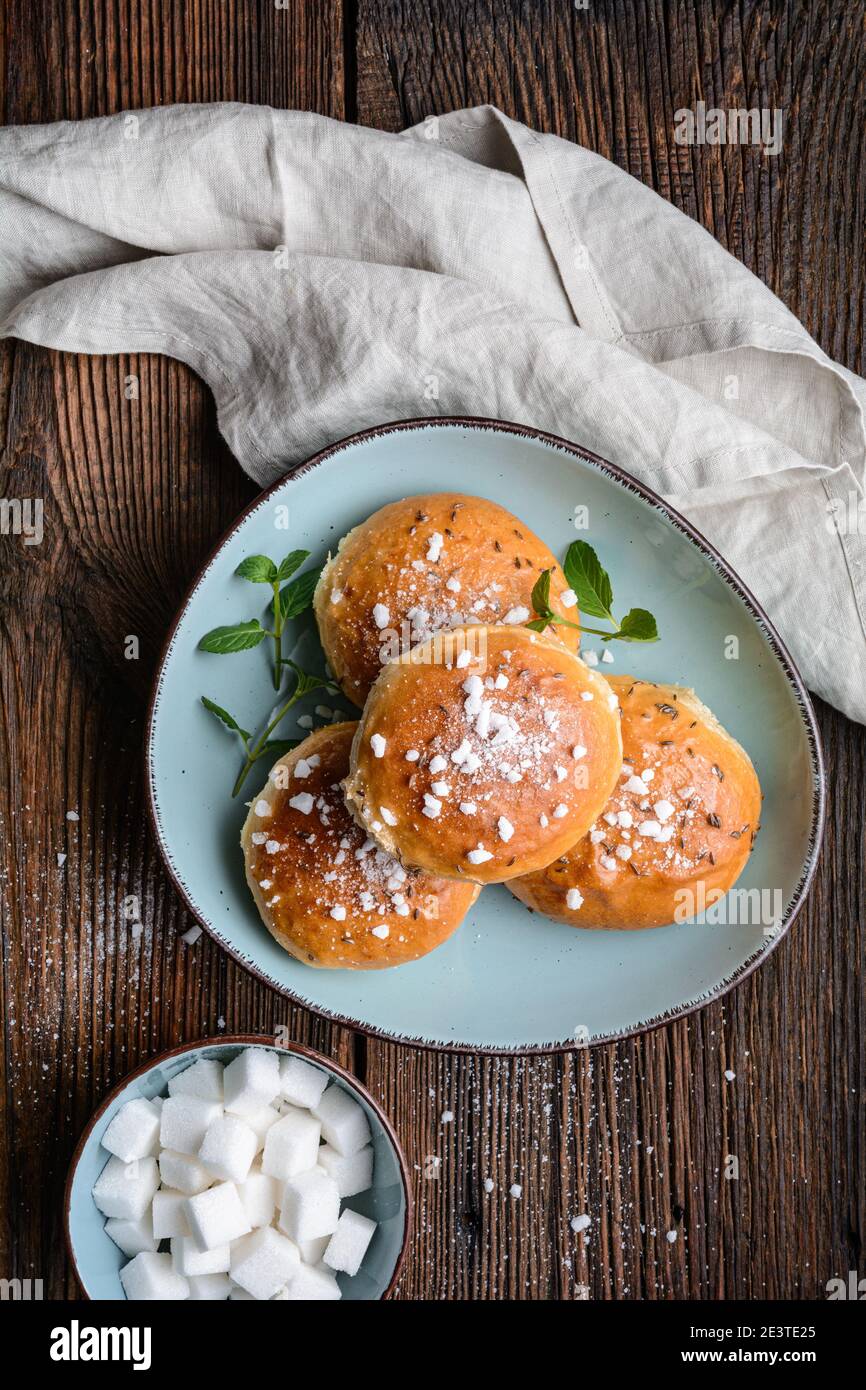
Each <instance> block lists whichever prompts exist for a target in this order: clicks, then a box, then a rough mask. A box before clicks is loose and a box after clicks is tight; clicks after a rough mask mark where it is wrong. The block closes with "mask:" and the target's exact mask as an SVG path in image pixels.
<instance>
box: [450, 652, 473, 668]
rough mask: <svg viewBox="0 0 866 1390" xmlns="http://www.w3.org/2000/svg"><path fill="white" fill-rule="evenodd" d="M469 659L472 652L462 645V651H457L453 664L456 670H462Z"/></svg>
mask: <svg viewBox="0 0 866 1390" xmlns="http://www.w3.org/2000/svg"><path fill="white" fill-rule="evenodd" d="M471 660H472V653H471V652H470V650H469V648H468V647H464V648H463V650H462V652H458V653H457V660H456V661H455V663H454V665H455V666H456V667H457V669H458V671H462V670H463V667H464V666H468V665H469V663H470V661H471Z"/></svg>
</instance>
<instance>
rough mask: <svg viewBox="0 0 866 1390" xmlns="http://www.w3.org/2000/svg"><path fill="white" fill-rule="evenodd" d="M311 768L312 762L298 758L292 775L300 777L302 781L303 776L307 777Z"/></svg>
mask: <svg viewBox="0 0 866 1390" xmlns="http://www.w3.org/2000/svg"><path fill="white" fill-rule="evenodd" d="M312 770H313V766H312V763H309V762H307V759H306V758H298V761H297V762H296V763H295V768H294V773H293V775H294V776H295V777H300V778H301V781H303V779H304V778H305V777H309V775H310V773H311V772H312Z"/></svg>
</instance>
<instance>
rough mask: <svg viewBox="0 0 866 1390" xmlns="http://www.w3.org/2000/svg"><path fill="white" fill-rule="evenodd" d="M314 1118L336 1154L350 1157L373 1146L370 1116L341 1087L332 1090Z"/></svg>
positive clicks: (316, 1110) (317, 1108) (335, 1086)
mask: <svg viewBox="0 0 866 1390" xmlns="http://www.w3.org/2000/svg"><path fill="white" fill-rule="evenodd" d="M313 1114H314V1115H315V1116H316V1118H317V1119H318V1120H321V1123H322V1138H323V1139H324V1140H325V1143H326V1144H330V1145H331V1148H332V1149H336V1150H337V1153H340V1154H343V1156H344V1157H348V1155H349V1154H354V1153H357V1152H358V1150H359V1149H363V1148H364V1146H365V1144H369V1142H370V1126H369V1124H368V1123H367V1116H366V1115H365V1114H364V1111H363V1109H362V1107H361V1106H360V1105H359V1104H358V1102H357V1101H356V1100H353V1099H352V1097H351V1096H350V1095H349V1093H348V1092H347V1091H344V1090H343V1088H342V1086H337V1085H334V1086H329V1087H328V1089H327V1091H326V1092H325V1094H324V1095H323V1096H322V1099H321V1100H320V1101H319V1103H318V1105H316V1106H314V1107H313Z"/></svg>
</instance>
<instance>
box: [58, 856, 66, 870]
mask: <svg viewBox="0 0 866 1390" xmlns="http://www.w3.org/2000/svg"><path fill="white" fill-rule="evenodd" d="M65 863H66V855H65V854H58V856H57V867H58V869H62V868H63V865H64V864H65Z"/></svg>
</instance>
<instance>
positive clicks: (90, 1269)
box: [64, 1035, 412, 1302]
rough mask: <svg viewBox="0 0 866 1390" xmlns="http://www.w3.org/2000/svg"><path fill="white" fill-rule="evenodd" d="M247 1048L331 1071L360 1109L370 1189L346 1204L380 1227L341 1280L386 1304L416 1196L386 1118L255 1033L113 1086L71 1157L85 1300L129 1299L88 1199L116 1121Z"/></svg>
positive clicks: (73, 1233) (67, 1211)
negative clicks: (202, 1062)
mask: <svg viewBox="0 0 866 1390" xmlns="http://www.w3.org/2000/svg"><path fill="white" fill-rule="evenodd" d="M245 1047H264V1048H267V1050H268V1051H269V1052H277V1053H279V1054H280V1055H283V1054H284V1053H287V1052H294V1053H297V1055H298V1056H300V1057H303V1058H304V1060H305V1061H307V1062H311V1063H312V1064H313V1065H314V1066H316V1067H320V1068H321V1070H322V1071H325V1072H327V1073H328V1076H329V1077H330V1078H331V1080H332V1081H334V1082H336V1084H337V1085H338V1086H342V1087H343V1088H344V1090H346V1091H348V1092H349V1093H350V1095H351V1096H352V1099H353V1100H356V1101H359V1102H360V1104H361V1105H362V1106H363V1108H364V1111H365V1113H366V1116H367V1119H368V1121H369V1124H370V1131H371V1133H372V1136H373V1149H374V1152H375V1164H374V1169H373V1186H372V1188H371V1189H370V1190H369V1192H365V1193H363V1194H359V1196H357V1197H352V1198H351V1199H349V1200H350V1205H351V1206H352V1208H353V1209H354V1210H356V1211H359V1212H361V1213H362V1214H363V1215H364V1216H369V1217H370V1218H371V1219H372V1220H374V1221H376V1222H378V1227H379V1228H378V1230H377V1231H376V1234H375V1235H374V1237H373V1240H372V1242H371V1244H370V1248H369V1250H368V1251H367V1254H366V1256H365V1257H364V1262H363V1264H362V1266H361V1268H360V1270H359V1271H358V1273H357V1274H356V1275H355V1276H354V1277H353V1278H349V1277H348V1276H347V1275H345V1274H340V1275H338V1276H337V1277H338V1280H339V1284H340V1288H341V1289H342V1291H343V1297H344V1298H348V1299H356V1300H362V1301H368V1302H370V1301H374V1300H376V1299H380V1298H388V1297H389V1296H390V1294H391V1293H392V1291H393V1289H394V1287H395V1285H396V1283H397V1279H398V1276H399V1274H400V1269H401V1267H402V1264H403V1260H404V1258H405V1255H406V1250H407V1248H408V1244H409V1233H410V1229H411V1223H412V1194H411V1189H410V1186H409V1176H408V1170H407V1167H406V1159H405V1156H404V1154H403V1151H402V1149H401V1148H400V1143H399V1141H398V1139H397V1136H396V1134H395V1133H394V1130H393V1128H392V1126H391V1123H390V1121H389V1119H388V1117H387V1116H386V1115H385V1113H384V1111H383V1110H382V1109H381V1108H380V1106H379V1105H377V1103H376V1101H375V1100H374V1099H373V1097H372V1096H371V1095H370V1093H369V1091H366V1090H365V1089H364V1087H363V1086H362V1085H361V1084H360V1082H358V1081H357V1080H356V1079H355V1077H354V1076H352V1075H351V1073H350V1072H348V1071H346V1070H345V1069H344V1068H343V1067H341V1066H339V1065H338V1064H337V1063H336V1062H333V1061H331V1059H330V1058H329V1057H323V1056H322V1054H321V1053H319V1052H312V1051H311V1050H310V1049H309V1048H308V1047H304V1046H303V1045H302V1044H301V1043H294V1042H292V1043H285V1044H279V1045H276V1044H274V1043H271V1042H269V1041H267V1040H266V1039H263V1038H261V1037H256V1036H254V1035H249V1036H243V1035H239V1036H234V1037H223V1038H205V1039H204V1040H203V1041H201V1042H194V1043H185V1044H184V1045H183V1046H182V1047H175V1048H172V1049H171V1050H170V1051H169V1052H163V1053H161V1054H160V1055H159V1056H158V1057H156V1058H154V1059H153V1061H150V1062H145V1063H144V1064H143V1066H140V1067H138V1068H137V1069H136V1070H135V1071H133V1072H130V1074H129V1075H128V1076H126V1077H124V1079H123V1080H122V1081H121V1082H119V1084H118V1085H117V1086H115V1088H114V1090H113V1091H111V1092H110V1093H109V1094H108V1095H107V1096H106V1098H105V1100H104V1101H103V1102H102V1104H101V1105H100V1107H99V1109H98V1110H97V1111H96V1112H95V1114H93V1115H92V1116H91V1118H90V1120H89V1121H88V1124H87V1127H86V1128H85V1130H84V1133H83V1134H82V1136H81V1138H80V1139H79V1141H78V1144H77V1146H76V1149H75V1152H74V1154H73V1155H72V1162H71V1163H70V1166H69V1176H68V1178H67V1180H66V1196H65V1203H64V1216H65V1229H66V1243H67V1248H68V1250H69V1256H70V1259H71V1260H72V1267H73V1269H74V1271H75V1275H76V1278H77V1279H78V1282H79V1284H80V1285H81V1289H82V1292H83V1294H84V1297H85V1298H88V1299H97V1300H103V1299H105V1300H111V1299H124V1297H125V1295H124V1292H123V1287H122V1285H121V1283H120V1277H119V1274H120V1270H121V1268H122V1267H123V1265H125V1264H126V1263H127V1256H126V1255H124V1254H123V1253H122V1252H121V1251H120V1250H119V1249H118V1248H117V1246H116V1245H115V1244H114V1242H113V1241H112V1240H111V1239H110V1237H109V1236H107V1235H106V1233H105V1217H104V1216H103V1215H102V1212H101V1211H99V1209H98V1208H97V1206H96V1204H95V1203H94V1201H93V1197H92V1195H91V1193H92V1189H93V1185H94V1183H95V1182H96V1179H97V1178H98V1177H99V1174H100V1173H101V1172H102V1169H103V1168H104V1167H105V1165H106V1163H107V1162H108V1159H109V1157H110V1155H109V1153H108V1152H107V1150H106V1149H104V1148H103V1147H102V1143H101V1140H102V1136H103V1134H104V1133H105V1131H106V1129H107V1128H108V1126H109V1124H110V1122H111V1120H112V1119H113V1118H114V1116H115V1115H116V1113H117V1111H118V1110H119V1109H120V1107H121V1106H122V1105H125V1104H126V1102H127V1101H129V1100H134V1099H136V1097H139V1096H143V1097H145V1099H147V1100H151V1099H153V1097H155V1096H163V1095H167V1094H168V1083H169V1081H170V1080H171V1078H172V1077H173V1076H176V1075H177V1074H178V1072H181V1071H184V1070H185V1069H186V1068H187V1067H188V1066H191V1065H192V1063H193V1062H195V1061H197V1060H198V1059H199V1058H208V1059H209V1060H214V1061H218V1062H222V1063H223V1064H227V1063H228V1062H231V1061H232V1060H233V1059H234V1058H235V1057H236V1056H237V1054H238V1053H239V1052H240V1051H242V1050H243V1048H245Z"/></svg>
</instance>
